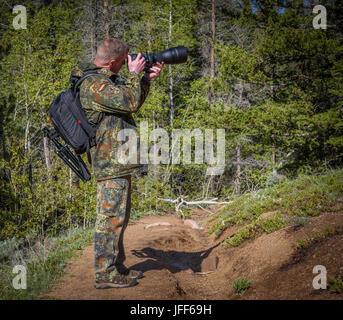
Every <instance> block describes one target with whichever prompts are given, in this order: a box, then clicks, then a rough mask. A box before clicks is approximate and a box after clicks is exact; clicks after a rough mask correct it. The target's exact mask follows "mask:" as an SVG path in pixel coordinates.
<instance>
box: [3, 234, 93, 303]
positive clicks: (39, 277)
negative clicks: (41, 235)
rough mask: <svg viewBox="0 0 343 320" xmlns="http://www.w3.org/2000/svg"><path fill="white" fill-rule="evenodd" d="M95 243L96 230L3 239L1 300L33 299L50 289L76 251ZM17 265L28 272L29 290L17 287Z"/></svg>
mask: <svg viewBox="0 0 343 320" xmlns="http://www.w3.org/2000/svg"><path fill="white" fill-rule="evenodd" d="M92 242H93V230H82V229H73V230H69V231H68V232H67V233H65V234H64V235H61V236H59V237H55V238H48V239H44V240H40V239H34V237H30V236H28V237H26V238H25V239H19V240H17V239H10V240H6V241H3V242H0V300H32V299H39V298H40V295H42V294H44V293H45V292H47V291H48V290H49V289H51V287H52V285H53V284H54V283H56V281H58V280H59V279H60V277H61V276H62V275H63V274H64V273H65V267H66V266H67V262H68V260H69V259H71V258H73V257H75V256H77V255H78V254H79V253H78V251H77V250H81V249H82V248H83V247H84V246H87V245H90V244H91V243H92ZM16 265H23V266H25V268H26V272H27V289H14V288H13V285H12V280H13V279H14V278H15V277H16V275H17V274H15V273H13V272H12V271H13V268H14V266H16Z"/></svg>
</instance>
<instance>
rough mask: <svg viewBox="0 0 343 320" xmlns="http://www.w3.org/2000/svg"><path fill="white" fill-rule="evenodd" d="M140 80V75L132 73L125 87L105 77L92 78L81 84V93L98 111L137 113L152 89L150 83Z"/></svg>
mask: <svg viewBox="0 0 343 320" xmlns="http://www.w3.org/2000/svg"><path fill="white" fill-rule="evenodd" d="M140 78H141V77H140V75H139V74H138V73H136V72H131V73H130V75H129V77H128V80H127V82H126V84H125V85H122V84H121V85H114V84H113V83H112V82H111V81H110V80H109V79H106V78H105V77H99V76H91V77H89V78H88V79H86V80H85V81H84V83H82V84H81V88H80V91H81V92H80V93H81V95H82V96H83V97H85V98H86V99H90V100H91V101H92V105H93V108H94V109H95V110H97V111H100V112H108V113H112V112H118V113H131V112H137V111H138V109H139V108H140V107H141V105H142V104H143V102H144V101H145V99H146V97H147V95H148V93H149V88H150V81H149V80H146V79H140Z"/></svg>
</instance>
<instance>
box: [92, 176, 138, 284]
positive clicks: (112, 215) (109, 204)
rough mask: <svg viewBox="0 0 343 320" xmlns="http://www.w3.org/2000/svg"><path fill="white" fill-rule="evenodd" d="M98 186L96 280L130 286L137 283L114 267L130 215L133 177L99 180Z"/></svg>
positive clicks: (95, 249) (95, 238) (95, 246)
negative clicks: (128, 213) (129, 203)
mask: <svg viewBox="0 0 343 320" xmlns="http://www.w3.org/2000/svg"><path fill="white" fill-rule="evenodd" d="M97 188H98V190H97V219H96V224H95V236H94V242H95V243H94V254H95V280H96V282H97V283H101V282H107V283H110V282H112V284H113V285H110V286H113V287H116V286H118V287H125V286H131V285H133V284H135V283H134V282H133V281H132V279H130V278H129V277H127V279H126V278H125V277H121V276H120V274H119V272H118V270H117V269H116V267H115V263H116V260H117V258H118V255H119V251H120V249H119V243H120V242H119V240H120V237H123V236H122V233H123V229H125V227H126V225H127V223H128V219H129V217H127V212H128V211H127V204H128V203H127V202H128V201H127V200H128V197H129V192H130V177H123V178H117V179H109V180H103V181H99V182H98V184H97ZM125 224H126V225H125ZM123 227H124V228H123ZM121 246H122V245H121ZM124 257H125V254H124ZM117 284H118V285H117ZM99 286H100V285H99Z"/></svg>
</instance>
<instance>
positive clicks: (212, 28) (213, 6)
mask: <svg viewBox="0 0 343 320" xmlns="http://www.w3.org/2000/svg"><path fill="white" fill-rule="evenodd" d="M211 13H212V15H211V30H212V37H211V55H210V57H211V71H210V77H211V80H213V78H214V62H215V61H214V42H215V37H216V15H215V0H212V12H211ZM214 99H215V96H214V90H213V85H211V101H214Z"/></svg>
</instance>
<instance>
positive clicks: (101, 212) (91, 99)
mask: <svg viewBox="0 0 343 320" xmlns="http://www.w3.org/2000/svg"><path fill="white" fill-rule="evenodd" d="M126 59H127V66H128V69H129V71H130V74H129V77H128V79H127V81H126V82H125V83H124V82H123V81H122V80H120V78H119V77H118V76H117V75H116V74H117V73H118V72H119V70H120V69H121V67H122V66H123V65H124V63H125V61H126ZM144 68H145V60H144V58H143V57H142V56H141V54H140V53H139V54H138V55H137V57H136V59H135V60H134V61H132V59H131V57H130V56H129V55H128V48H127V45H126V44H125V43H124V42H122V41H120V40H117V39H107V40H105V41H104V42H102V43H101V44H100V45H99V47H98V49H97V53H96V58H95V60H94V62H93V64H90V65H85V66H83V67H82V66H80V67H79V69H78V70H76V71H75V72H74V73H73V74H74V75H76V76H82V74H83V73H84V72H87V71H96V72H97V73H99V76H98V75H94V76H90V77H89V78H86V79H85V80H84V81H83V82H82V84H81V86H80V101H81V105H82V107H83V109H84V110H85V112H86V115H87V118H88V120H89V122H90V123H92V124H94V125H97V124H99V123H100V125H99V127H98V130H97V133H96V141H97V145H96V147H94V148H92V149H91V158H92V165H93V170H94V176H95V179H96V180H97V219H96V224H95V236H94V241H95V244H94V254H95V287H96V288H97V289H102V288H107V287H113V288H121V287H130V286H133V285H135V284H136V279H137V278H140V277H142V272H141V271H135V270H130V269H128V268H126V267H125V265H124V260H125V252H124V246H123V235H124V230H125V228H126V226H127V224H128V221H129V218H130V205H131V176H132V175H133V174H136V173H139V172H140V170H141V169H142V165H140V164H139V161H137V164H125V165H124V164H121V163H120V162H119V161H118V155H117V153H118V148H119V147H120V145H121V144H122V142H119V141H118V140H117V136H118V132H119V131H120V130H122V129H133V130H135V132H137V128H136V125H135V123H134V121H133V118H132V115H131V114H132V113H134V112H137V111H138V109H139V108H140V106H141V105H142V104H143V102H144V100H145V98H146V97H147V95H148V92H149V87H150V80H151V79H153V78H156V77H158V76H159V74H160V72H161V70H162V68H163V63H162V64H160V63H157V64H156V65H155V66H153V67H152V68H151V69H150V73H145V74H144V76H143V77H142V76H141V72H142V71H143V70H144Z"/></svg>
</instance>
